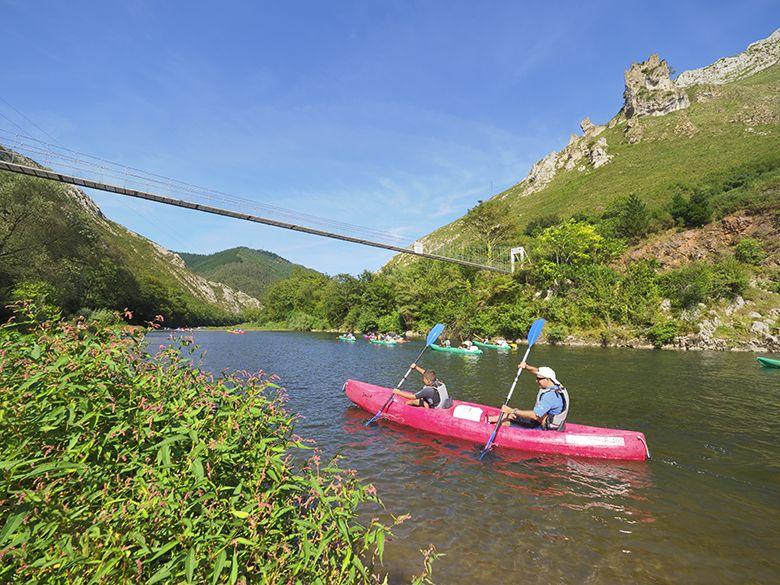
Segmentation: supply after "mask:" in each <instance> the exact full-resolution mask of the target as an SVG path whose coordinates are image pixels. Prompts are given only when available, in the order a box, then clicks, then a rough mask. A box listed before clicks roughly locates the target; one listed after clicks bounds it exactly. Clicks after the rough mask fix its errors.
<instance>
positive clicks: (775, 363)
mask: <svg viewBox="0 0 780 585" xmlns="http://www.w3.org/2000/svg"><path fill="white" fill-rule="evenodd" d="M756 361H757V362H758V363H759V364H761V365H762V366H763V367H765V368H780V360H773V359H772V358H767V357H757V358H756Z"/></svg>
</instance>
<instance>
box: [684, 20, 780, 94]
mask: <svg viewBox="0 0 780 585" xmlns="http://www.w3.org/2000/svg"><path fill="white" fill-rule="evenodd" d="M778 61H780V28H779V29H777V30H776V31H775V32H773V33H772V34H771V35H770V36H769V37H767V38H765V39H762V40H760V41H756V42H755V43H752V44H751V45H749V46H748V48H747V50H745V51H743V52H742V53H740V54H738V55H734V56H733V57H724V58H723V59H718V60H717V61H715V63H713V64H712V65H709V66H707V67H702V68H701V69H692V70H691V71H684V72H682V73H680V75H679V76H678V77H677V80H676V81H675V85H677V87H679V88H685V87H690V86H692V85H723V84H724V83H729V82H731V81H736V80H737V79H742V78H743V77H748V76H750V75H753V74H754V73H758V72H759V71H761V70H763V69H766V68H767V67H771V66H772V65H774V64H775V63H777V62H778Z"/></svg>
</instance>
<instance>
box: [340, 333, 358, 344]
mask: <svg viewBox="0 0 780 585" xmlns="http://www.w3.org/2000/svg"><path fill="white" fill-rule="evenodd" d="M339 341H349V342H350V343H355V341H356V340H355V339H350V338H349V337H344V336H343V335H339Z"/></svg>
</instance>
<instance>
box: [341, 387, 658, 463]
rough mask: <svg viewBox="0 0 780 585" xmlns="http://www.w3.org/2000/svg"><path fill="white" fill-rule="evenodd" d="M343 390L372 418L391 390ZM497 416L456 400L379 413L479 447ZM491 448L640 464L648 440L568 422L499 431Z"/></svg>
mask: <svg viewBox="0 0 780 585" xmlns="http://www.w3.org/2000/svg"><path fill="white" fill-rule="evenodd" d="M344 391H345V392H346V394H347V397H348V398H349V399H350V400H351V401H352V402H354V403H355V404H356V405H357V406H359V407H360V408H362V409H363V410H365V411H366V412H369V413H371V414H375V413H376V412H377V411H378V410H379V409H380V408H381V407H382V405H383V404H384V403H385V401H386V400H387V399H388V398H389V397H390V393H391V392H392V390H391V389H390V388H383V387H382V386H374V385H373V384H367V383H366V382H359V381H357V380H347V383H346V384H344ZM498 412H499V410H498V409H497V408H494V407H492V406H484V405H482V404H474V403H471V402H462V401H460V400H454V401H453V407H452V408H447V409H438V408H419V407H414V406H407V405H406V404H405V403H404V402H403V401H400V400H394V401H393V402H391V403H390V405H389V406H388V407H387V408H386V409H385V411H384V412H383V413H382V419H385V420H389V421H391V422H394V423H397V424H400V425H404V426H407V427H412V428H415V429H419V430H421V431H425V432H429V433H435V434H437V435H443V436H446V437H454V438H457V439H462V440H465V441H470V442H472V443H474V444H476V445H479V446H480V447H482V446H484V444H485V442H486V441H487V440H488V437H489V436H490V434H491V433H492V431H493V428H494V425H492V424H490V423H489V422H487V419H488V417H489V416H493V415H496V414H498ZM495 446H496V447H497V448H498V449H513V450H518V451H530V452H534V453H558V454H560V455H573V456H578V457H595V458H599V459H621V460H633V461H644V460H645V459H648V458H649V450H648V448H647V442H646V440H645V436H644V434H642V433H639V432H636V431H622V430H619V429H603V428H598V427H588V426H584V425H576V424H571V423H566V426H565V427H564V430H562V431H543V430H540V429H524V428H521V427H516V426H508V427H505V428H503V429H501V432H500V433H499V434H498V437H497V438H496V442H495Z"/></svg>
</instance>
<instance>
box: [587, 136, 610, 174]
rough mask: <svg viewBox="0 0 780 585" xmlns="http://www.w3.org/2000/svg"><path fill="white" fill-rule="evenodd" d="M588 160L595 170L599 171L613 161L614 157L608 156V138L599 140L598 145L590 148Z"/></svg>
mask: <svg viewBox="0 0 780 585" xmlns="http://www.w3.org/2000/svg"><path fill="white" fill-rule="evenodd" d="M588 159H589V160H590V163H591V164H592V165H593V168H594V169H597V168H599V167H600V166H603V165H605V164H607V163H608V162H609V161H611V160H612V155H611V154H607V140H606V138H599V139H598V141H597V142H596V144H594V145H593V146H592V147H591V148H590V150H589V151H588Z"/></svg>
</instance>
